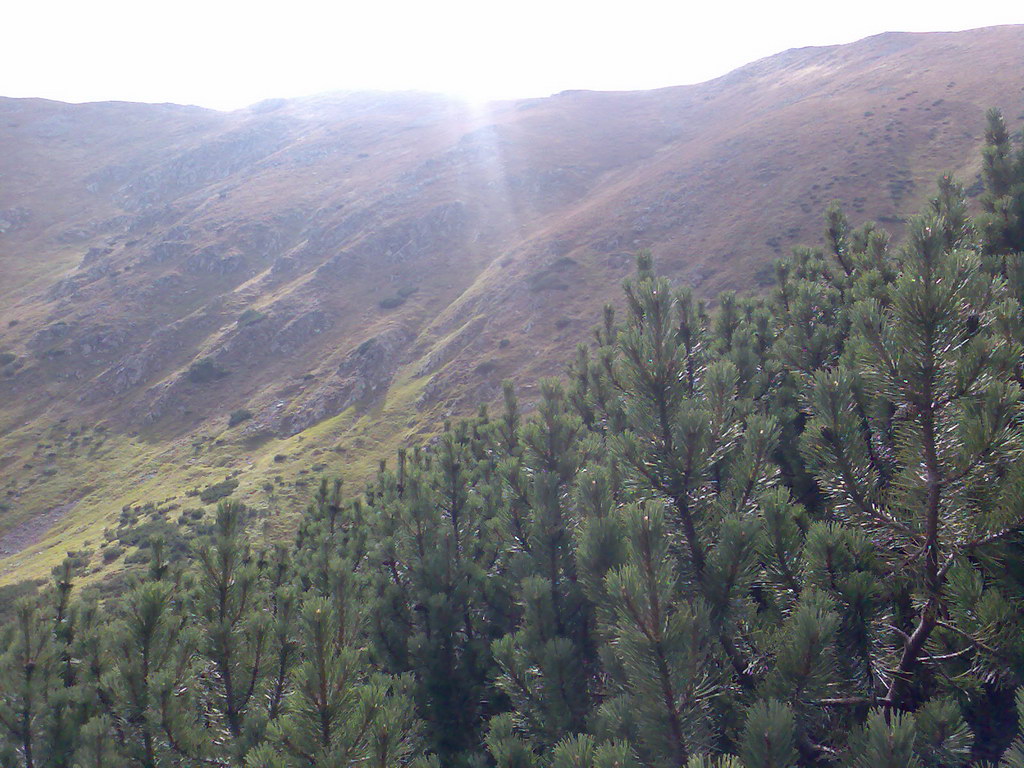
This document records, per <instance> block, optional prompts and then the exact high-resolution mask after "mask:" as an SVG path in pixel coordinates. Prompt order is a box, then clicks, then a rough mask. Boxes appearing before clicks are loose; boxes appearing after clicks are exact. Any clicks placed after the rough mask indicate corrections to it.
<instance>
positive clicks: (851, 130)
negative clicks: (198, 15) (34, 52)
mask: <svg viewBox="0 0 1024 768" xmlns="http://www.w3.org/2000/svg"><path fill="white" fill-rule="evenodd" d="M1021 61H1024V26H1008V27H995V28H987V29H980V30H973V31H969V32H960V33H933V34H904V33H889V34H884V35H879V36H876V37H872V38H868V39H866V40H862V41H860V42H857V43H853V44H850V45H844V46H832V47H825V48H805V49H799V50H792V51H787V52H785V53H782V54H779V55H777V56H773V57H770V58H767V59H763V60H761V61H758V62H755V63H753V64H750V65H748V66H745V67H743V68H741V69H739V70H736V71H735V72H732V73H730V74H728V75H726V76H724V77H722V78H719V79H717V80H713V81H710V82H707V83H703V84H700V85H694V86H684V87H676V88H667V89H662V90H657V91H650V92H636V93H596V92H566V93H562V94H559V95H557V96H553V97H550V98H546V99H532V100H525V101H517V102H502V103H498V104H491V105H488V106H486V107H483V106H481V107H473V106H469V105H466V104H463V103H460V102H457V101H453V100H449V99H446V98H443V97H440V96H433V95H427V94H418V93H397V94H384V93H346V94H335V95H329V96H321V97H314V98H306V99H296V100H272V101H267V102H263V103H260V104H257V105H254V106H253V107H251V108H249V109H246V110H240V111H237V112H231V113H219V112H214V111H209V110H203V109H198V108H193V107H181V106H175V105H168V104H164V105H149V104H129V103H100V104H82V105H70V104H61V103H55V102H48V101H42V100H34V99H0V145H2V146H3V147H4V149H5V151H4V152H3V153H2V154H0V364H2V369H0V472H2V474H0V582H9V581H12V580H17V579H23V578H37V577H39V576H41V575H44V574H46V573H47V572H48V570H49V568H50V567H51V566H52V565H53V564H55V563H56V562H57V561H58V560H59V559H60V558H62V557H63V556H64V554H65V553H66V551H68V550H75V551H77V550H81V549H94V548H95V547H96V546H97V544H98V543H100V542H102V541H103V539H104V535H105V531H107V532H109V531H110V530H111V529H112V528H113V527H114V526H116V525H117V524H118V520H119V517H118V516H119V515H122V518H123V516H124V515H129V516H131V515H137V514H138V513H139V511H140V510H141V511H143V512H144V511H145V510H146V509H152V508H153V507H154V506H159V507H161V508H163V509H168V508H170V509H174V508H181V509H182V510H189V509H193V508H195V507H197V506H198V505H199V504H200V502H201V501H202V500H203V499H202V498H195V497H196V496H197V495H199V493H200V492H202V491H206V493H205V494H203V496H204V497H205V498H206V499H210V498H214V497H216V496H217V495H218V493H219V492H231V491H232V489H233V488H234V485H235V483H237V488H234V494H235V496H237V497H239V498H242V499H244V500H246V501H247V502H249V503H251V504H253V505H255V506H257V507H264V508H269V509H271V510H278V509H280V510H282V514H271V515H269V516H267V517H265V518H264V523H263V525H264V528H265V530H266V535H267V536H276V535H279V533H280V530H281V529H287V528H288V527H289V525H290V524H291V516H290V515H289V514H284V512H287V511H288V510H289V509H294V508H295V507H296V505H299V504H303V503H305V499H306V498H307V497H308V494H309V492H310V491H311V488H310V487H309V486H308V485H307V483H310V482H313V481H314V478H316V477H317V476H318V475H319V474H320V473H321V472H329V473H342V474H345V475H347V476H349V477H351V478H354V479H361V478H365V477H366V476H367V475H368V473H369V471H370V469H371V467H373V466H375V465H376V462H377V460H378V459H379V458H382V457H386V456H388V455H390V454H391V452H392V451H393V449H394V448H395V447H396V446H397V445H399V444H401V443H403V442H405V441H410V440H411V441H417V440H424V439H427V438H429V436H430V435H432V434H433V433H434V432H435V431H436V430H437V428H438V426H439V424H440V422H441V421H442V420H443V419H445V418H447V417H449V416H457V415H459V414H465V413H468V412H471V411H472V410H473V409H474V408H476V407H477V405H478V404H479V403H487V402H492V401H494V400H495V398H496V397H497V396H498V394H499V392H500V382H501V381H502V380H503V379H505V378H511V379H513V380H515V381H517V382H518V383H519V385H520V391H521V393H522V396H523V399H524V400H525V401H527V402H528V401H529V400H530V399H531V392H533V391H534V388H535V385H536V382H537V380H538V379H539V378H540V377H542V376H544V375H550V374H558V373H559V372H560V371H561V368H562V365H563V362H562V361H564V360H565V359H566V358H567V356H568V355H569V354H571V350H572V348H573V346H574V345H575V344H576V343H578V342H579V341H581V340H584V339H585V337H586V335H587V331H588V328H589V327H590V326H591V325H592V324H594V323H595V321H596V320H597V318H598V316H599V313H600V308H601V306H602V305H603V304H604V303H606V302H608V301H616V300H618V294H619V284H620V282H621V280H622V278H623V277H625V276H626V275H627V274H629V272H630V271H631V269H632V259H633V254H634V253H635V252H636V251H638V250H640V249H645V248H647V249H650V250H651V251H652V252H653V254H654V256H655V259H656V263H657V265H658V270H659V272H661V273H663V274H665V275H667V276H669V277H670V278H672V279H673V280H674V281H676V282H678V283H685V284H689V285H692V286H694V288H695V290H696V291H697V292H698V293H700V294H701V295H704V296H708V297H710V296H713V295H715V294H716V293H718V292H719V291H721V290H723V289H735V290H758V289H760V288H763V287H764V286H765V285H767V284H768V283H770V280H771V268H770V263H771V261H772V259H774V258H776V257H778V256H780V255H783V254H785V253H787V252H788V251H789V250H790V248H791V247H792V246H794V245H797V244H800V243H805V244H812V245H813V244H817V243H819V241H820V240H821V235H820V232H821V230H822V225H821V215H822V212H823V209H824V207H825V205H826V204H827V203H828V201H829V200H831V199H833V198H836V199H839V200H840V201H841V202H842V203H843V204H844V206H845V208H846V210H847V211H848V213H849V214H850V217H851V219H852V221H853V222H854V223H855V224H856V223H859V222H861V221H864V220H868V219H874V220H878V221H881V222H884V223H885V224H886V226H887V227H889V228H891V229H893V230H894V231H896V232H897V233H898V232H899V229H900V222H901V221H902V219H903V217H905V216H906V215H908V214H910V213H912V212H914V211H916V209H917V208H918V207H919V205H920V204H921V202H922V200H923V199H924V198H925V197H926V196H927V195H928V194H929V192H930V191H931V189H932V185H933V181H934V179H935V177H936V175H937V174H939V173H941V172H943V171H945V170H951V171H953V172H954V173H956V174H957V175H958V176H959V177H960V178H961V179H963V180H964V181H965V183H966V184H967V185H968V186H969V188H971V190H972V191H973V192H974V193H975V194H976V193H977V192H978V191H979V190H980V185H979V184H978V178H979V177H978V172H979V165H978V161H977V159H976V158H977V157H978V148H979V146H980V143H981V140H982V129H983V122H984V121H983V116H984V111H985V109H986V108H988V107H990V106H998V107H1000V108H1002V109H1003V111H1004V113H1005V114H1006V115H1007V118H1008V120H1009V122H1010V124H1011V125H1017V124H1018V123H1019V121H1020V120H1021V119H1024V76H1022V74H1021V70H1020V62H1021ZM225 480H227V481H229V482H228V483H227V484H226V485H225V484H221V485H218V483H221V481H225ZM146 505H152V506H150V507H147V506H146ZM107 535H108V536H109V533H108V534H107ZM124 554H126V555H130V553H124ZM121 557H123V555H122V554H120V553H119V554H118V558H121ZM121 562H122V560H121V559H112V560H111V562H108V563H105V564H97V565H95V566H94V568H96V569H111V568H116V567H118V566H119V564H120V563H121Z"/></svg>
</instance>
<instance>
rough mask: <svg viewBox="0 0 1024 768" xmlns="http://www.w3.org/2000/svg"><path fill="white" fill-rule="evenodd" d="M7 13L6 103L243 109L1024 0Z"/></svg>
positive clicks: (718, 58) (712, 58) (351, 1)
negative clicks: (20, 99) (31, 99)
mask: <svg viewBox="0 0 1024 768" xmlns="http://www.w3.org/2000/svg"><path fill="white" fill-rule="evenodd" d="M3 16H4V19H3V26H4V31H5V32H6V34H5V35H4V42H3V44H2V45H0V95H2V96H40V97H45V98H50V99H59V100H62V101H98V100H108V99H116V100H126V101H149V102H163V101H170V102H177V103H183V104H199V105H202V106H207V107H213V108H217V109H235V108H238V107H242V106H246V105H248V104H251V103H254V102H256V101H260V100H262V99H266V98H272V97H278V96H301V95H307V94H313V93H322V92H326V91H337V90H362V89H375V90H404V89H416V90H426V91H438V92H445V93H450V94H454V95H458V96H463V97H466V98H469V99H474V100H483V99H489V98H491V99H501V98H518V97H526V96H544V95H548V94H550V93H555V92H557V91H562V90H566V89H572V88H587V89H597V90H620V89H645V88H657V87H661V86H666V85H681V84H686V83H695V82H700V81H702V80H707V79H709V78H712V77H716V76H718V75H721V74H724V73H725V72H728V71H729V70H731V69H734V68H735V67H737V66H740V65H742V64H744V63H746V62H749V61H752V60H754V59H758V58H761V57H763V56H768V55H770V54H773V53H777V52H779V51H782V50H785V49H787V48H793V47H799V46H805V45H828V44H832V43H844V42H851V41H853V40H857V39H859V38H862V37H866V36H868V35H872V34H875V33H878V32H884V31H888V30H906V31H934V30H957V29H969V28H972V27H982V26H989V25H993V24H1011V23H1024V2H1021V1H1020V0H971V1H970V2H965V0H857V2H835V1H834V0H757V1H755V2H751V1H750V0H690V2H687V0H616V2H608V1H607V0H514V1H513V2H498V1H496V0H490V1H488V0H418V1H417V0H333V2H331V1H328V0H275V1H274V2H267V1H266V0H14V1H13V2H10V3H7V4H6V7H5V9H4V14H3Z"/></svg>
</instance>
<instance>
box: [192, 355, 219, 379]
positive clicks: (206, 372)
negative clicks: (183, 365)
mask: <svg viewBox="0 0 1024 768" xmlns="http://www.w3.org/2000/svg"><path fill="white" fill-rule="evenodd" d="M227 375H228V372H227V371H225V370H224V369H223V368H221V367H220V366H218V365H217V364H216V363H215V362H214V361H213V360H211V359H210V358H208V357H204V358H202V359H201V360H196V361H195V362H194V363H192V365H190V366H189V367H188V380H189V381H191V382H192V383H193V384H208V383H210V382H211V381H217V380H218V379H222V378H224V377H225V376H227Z"/></svg>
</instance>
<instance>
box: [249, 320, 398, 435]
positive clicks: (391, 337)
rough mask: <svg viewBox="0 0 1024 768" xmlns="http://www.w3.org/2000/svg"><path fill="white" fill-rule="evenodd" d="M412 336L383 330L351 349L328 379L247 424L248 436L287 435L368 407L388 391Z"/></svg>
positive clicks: (279, 403)
mask: <svg viewBox="0 0 1024 768" xmlns="http://www.w3.org/2000/svg"><path fill="white" fill-rule="evenodd" d="M411 339H412V335H411V334H410V333H408V332H406V331H404V330H402V329H398V328H395V329H391V330H388V331H384V332H383V333H380V334H378V335H377V336H374V337H372V338H369V339H367V340H366V341H364V342H363V343H362V344H360V345H359V346H358V347H356V348H355V349H354V350H352V351H351V352H349V353H348V354H347V355H346V356H345V358H344V360H342V361H341V363H340V364H339V365H338V367H337V368H336V369H335V370H334V371H333V372H332V373H331V375H330V376H329V377H328V378H327V380H326V381H324V382H322V383H321V384H319V386H317V387H315V388H314V389H313V391H312V392H310V393H308V394H305V393H304V394H303V395H302V396H300V397H297V398H295V400H294V401H291V402H287V401H283V400H278V401H275V402H273V403H271V404H269V405H267V406H266V407H264V408H263V409H262V410H261V411H260V412H259V413H257V414H256V416H255V417H254V418H253V419H252V421H251V423H250V424H249V425H248V426H247V427H246V429H245V434H247V435H276V436H278V437H287V436H290V435H294V434H297V433H299V432H302V431H303V430H305V429H308V428H309V427H311V426H313V425H314V424H316V423H318V422H320V421H323V420H324V419H328V418H331V417H332V416H336V415H338V414H339V413H342V412H343V411H345V410H347V409H348V408H351V407H352V406H356V407H358V408H360V409H361V410H366V409H369V408H371V407H373V406H374V405H375V404H377V403H378V402H379V401H380V399H381V398H383V397H384V395H385V394H387V391H388V389H389V387H390V386H391V381H392V379H393V378H394V375H395V371H396V370H397V369H398V364H399V361H400V359H401V354H402V352H403V350H404V349H405V348H406V347H407V346H408V344H409V342H410V340H411Z"/></svg>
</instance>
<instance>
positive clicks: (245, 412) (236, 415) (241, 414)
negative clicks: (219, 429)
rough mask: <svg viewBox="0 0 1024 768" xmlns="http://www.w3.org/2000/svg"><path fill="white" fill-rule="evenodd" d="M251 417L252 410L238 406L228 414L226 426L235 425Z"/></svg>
mask: <svg viewBox="0 0 1024 768" xmlns="http://www.w3.org/2000/svg"><path fill="white" fill-rule="evenodd" d="M251 418H252V411H250V410H249V409H247V408H239V409H238V410H235V411H232V412H231V414H230V415H229V416H228V427H229V428H230V427H237V426H238V425H239V424H241V423H242V422H243V421H248V420H249V419H251Z"/></svg>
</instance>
